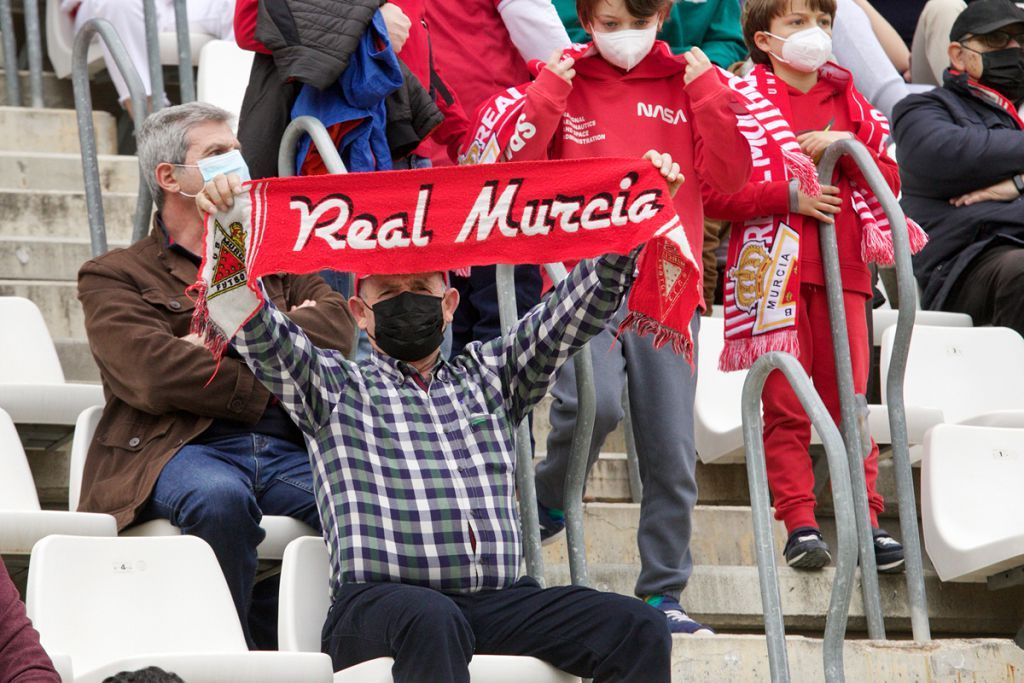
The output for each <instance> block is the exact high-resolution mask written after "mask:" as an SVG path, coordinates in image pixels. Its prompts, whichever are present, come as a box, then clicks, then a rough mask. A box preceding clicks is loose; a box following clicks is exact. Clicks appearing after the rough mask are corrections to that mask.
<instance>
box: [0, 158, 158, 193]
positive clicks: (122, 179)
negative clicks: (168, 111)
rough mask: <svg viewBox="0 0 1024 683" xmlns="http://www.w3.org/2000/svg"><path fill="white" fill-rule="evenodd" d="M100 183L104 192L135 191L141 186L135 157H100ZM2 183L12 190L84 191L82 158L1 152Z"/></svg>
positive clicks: (0, 176) (0, 169)
mask: <svg viewBox="0 0 1024 683" xmlns="http://www.w3.org/2000/svg"><path fill="white" fill-rule="evenodd" d="M99 162H100V187H101V188H102V189H103V191H104V192H127V193H129V194H133V193H135V192H136V191H137V190H138V187H139V162H138V159H136V158H135V157H128V156H117V155H110V154H104V155H101V156H100V157H99ZM0 187H2V188H3V189H8V190H49V191H56V190H60V191H62V192H83V191H84V189H85V185H84V183H83V181H82V158H81V156H80V155H79V154H78V153H77V151H76V152H75V153H74V154H53V153H48V152H0Z"/></svg>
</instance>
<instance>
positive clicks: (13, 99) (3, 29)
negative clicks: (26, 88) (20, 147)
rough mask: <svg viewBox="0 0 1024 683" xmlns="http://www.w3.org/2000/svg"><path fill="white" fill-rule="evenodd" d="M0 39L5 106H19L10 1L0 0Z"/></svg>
mask: <svg viewBox="0 0 1024 683" xmlns="http://www.w3.org/2000/svg"><path fill="white" fill-rule="evenodd" d="M0 38H2V39H3V50H4V71H5V72H6V81H7V106H9V107H20V106H21V82H20V80H19V76H18V45H17V43H16V42H15V37H14V16H13V14H11V0H0Z"/></svg>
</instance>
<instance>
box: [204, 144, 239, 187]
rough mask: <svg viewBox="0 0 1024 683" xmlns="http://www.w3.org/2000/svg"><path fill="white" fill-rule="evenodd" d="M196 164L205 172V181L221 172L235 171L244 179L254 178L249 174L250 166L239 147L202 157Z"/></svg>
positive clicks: (225, 173)
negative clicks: (212, 155)
mask: <svg viewBox="0 0 1024 683" xmlns="http://www.w3.org/2000/svg"><path fill="white" fill-rule="evenodd" d="M196 165H197V166H199V172H200V173H202V174H203V182H209V181H210V180H213V178H214V177H215V176H218V175H220V174H221V173H223V174H224V175H227V174H229V173H234V174H235V175H237V176H238V177H239V178H241V179H242V180H243V181H244V180H252V176H250V175H249V166H248V165H247V164H246V163H245V159H243V158H242V153H241V152H240V151H238V150H237V149H233V150H231V151H230V152H225V153H224V154H218V155H217V156H215V157H206V158H205V159H200V160H199V161H198V162H197V164H196Z"/></svg>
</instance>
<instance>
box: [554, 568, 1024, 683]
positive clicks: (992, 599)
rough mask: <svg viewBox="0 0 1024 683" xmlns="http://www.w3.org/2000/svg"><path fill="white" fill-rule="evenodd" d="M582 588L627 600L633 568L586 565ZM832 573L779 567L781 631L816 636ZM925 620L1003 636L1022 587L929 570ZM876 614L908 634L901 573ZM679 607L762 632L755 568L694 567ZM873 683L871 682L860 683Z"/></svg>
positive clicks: (858, 616) (1023, 610)
mask: <svg viewBox="0 0 1024 683" xmlns="http://www.w3.org/2000/svg"><path fill="white" fill-rule="evenodd" d="M588 570H589V574H590V585H591V586H593V587H594V588H597V589H599V590H606V591H613V592H616V593H620V594H622V595H632V594H633V587H634V585H635V582H636V575H637V572H638V570H639V567H638V566H636V565H613V564H590V565H589V567H588ZM545 572H546V574H547V576H546V578H547V583H548V585H553V586H554V585H564V584H568V583H569V582H570V581H569V568H568V566H567V565H551V566H546V567H545ZM834 576H835V569H833V568H831V567H828V568H826V569H824V570H822V571H819V572H801V571H797V570H794V569H790V568H789V567H779V589H780V593H781V596H782V608H783V613H784V615H785V622H786V628H787V629H790V630H793V631H797V632H813V633H820V632H822V631H823V629H824V627H825V613H826V611H827V609H828V602H829V597H830V595H831V590H832V581H833V577H834ZM925 577H926V578H925V590H926V592H927V595H928V615H929V618H930V619H931V628H932V633H933V634H945V635H968V636H972V637H975V636H997V637H1010V636H1012V635H1013V634H1015V633H1016V632H1017V629H1019V628H1020V625H1021V624H1022V623H1024V586H1017V587H1015V588H1007V589H1004V590H1001V591H989V590H988V588H987V587H986V586H985V585H984V584H977V583H942V582H940V581H939V579H938V577H937V576H936V575H935V574H934V573H932V572H926V574H925ZM879 583H880V588H881V593H882V610H883V612H884V614H885V615H886V629H887V632H888V633H891V634H893V635H895V634H908V633H910V613H909V610H908V608H907V602H906V592H907V591H906V579H905V577H904V576H903V575H902V574H897V575H888V576H885V575H883V576H880V577H879ZM682 603H683V606H684V607H685V608H686V611H687V612H688V613H689V614H690V615H691V616H693V617H694V618H695V619H697V620H699V621H701V622H703V623H706V624H708V625H709V626H712V627H713V628H716V629H719V630H723V631H747V632H755V633H763V632H764V610H763V608H762V606H761V591H760V587H759V583H758V576H757V567H736V566H714V565H697V566H695V567H694V569H693V575H692V576H691V577H690V582H689V584H688V585H687V587H686V590H685V591H684V592H683V596H682ZM848 628H849V630H850V631H851V632H860V633H863V632H864V631H865V630H866V624H865V620H864V607H863V601H862V600H861V588H860V579H859V575H858V579H857V580H856V581H855V584H854V592H853V599H852V600H851V604H850V621H849V627H848ZM865 680H879V679H865Z"/></svg>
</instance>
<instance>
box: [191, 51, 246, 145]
mask: <svg viewBox="0 0 1024 683" xmlns="http://www.w3.org/2000/svg"><path fill="white" fill-rule="evenodd" d="M253 57H255V53H253V52H250V51H249V50H243V49H242V48H240V47H238V45H236V44H235V42H234V41H232V40H211V41H210V42H208V43H207V44H206V45H204V46H203V52H202V56H201V58H200V60H199V75H198V77H197V78H196V99H197V100H199V101H200V102H208V103H210V104H213V105H216V106H218V107H220V108H221V109H225V110H227V111H229V112H231V113H232V114H234V116H235V120H234V122H233V128H234V129H235V130H237V129H238V114H239V113H240V112H241V111H242V98H244V97H245V88H246V86H247V85H248V83H249V71H250V70H251V69H252V60H253Z"/></svg>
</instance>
